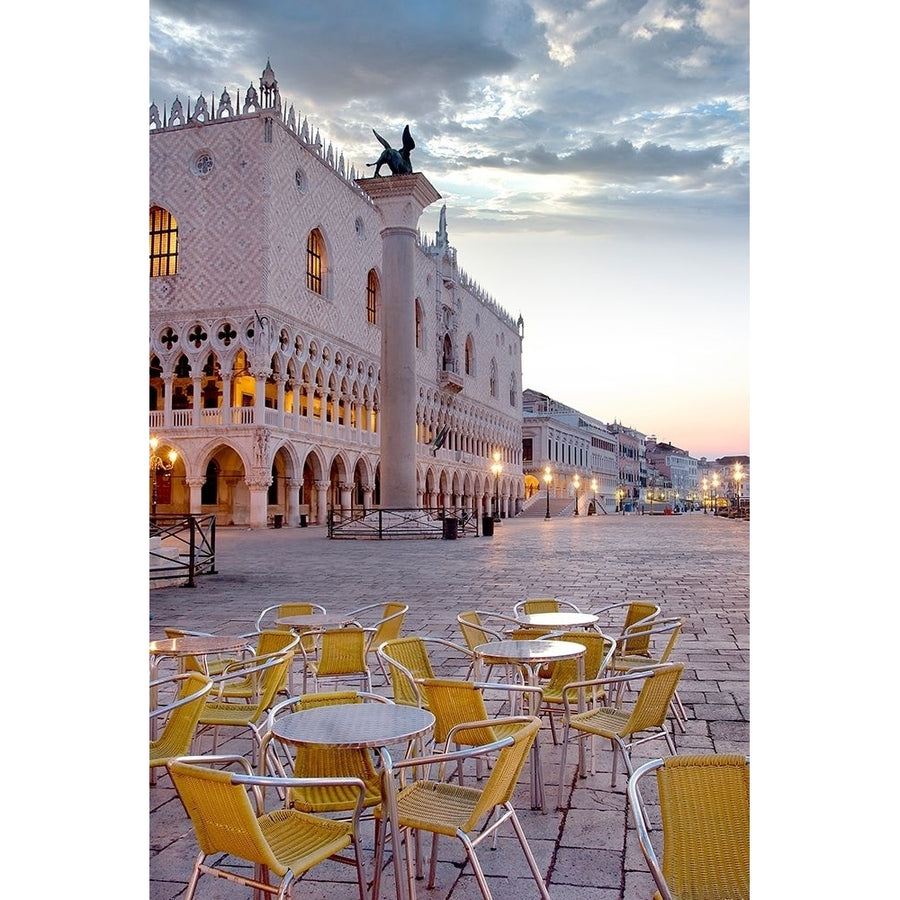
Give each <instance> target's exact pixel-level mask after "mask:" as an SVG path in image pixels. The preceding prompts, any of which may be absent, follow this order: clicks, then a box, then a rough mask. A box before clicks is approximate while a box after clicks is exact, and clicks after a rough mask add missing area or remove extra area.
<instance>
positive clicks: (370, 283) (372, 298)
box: [366, 269, 381, 325]
mask: <svg viewBox="0 0 900 900" xmlns="http://www.w3.org/2000/svg"><path fill="white" fill-rule="evenodd" d="M380 307H381V283H380V282H379V280H378V273H377V272H376V271H375V270H374V269H369V274H368V275H367V276H366V321H367V322H368V323H369V324H370V325H377V324H378V321H379V319H380V311H381V310H380Z"/></svg>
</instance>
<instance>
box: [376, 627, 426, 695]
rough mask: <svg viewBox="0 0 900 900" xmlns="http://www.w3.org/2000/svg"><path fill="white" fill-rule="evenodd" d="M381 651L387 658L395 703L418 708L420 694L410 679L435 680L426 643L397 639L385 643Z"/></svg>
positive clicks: (418, 639)
mask: <svg viewBox="0 0 900 900" xmlns="http://www.w3.org/2000/svg"><path fill="white" fill-rule="evenodd" d="M381 651H382V653H384V655H385V657H386V659H385V662H386V663H387V667H388V675H389V677H390V679H391V688H392V689H393V693H394V703H400V704H402V705H404V706H418V705H419V699H420V698H419V692H418V691H417V690H416V686H415V684H414V683H413V682H412V681H410V678H412V679H419V678H434V669H433V667H432V665H431V660H430V659H429V658H428V649H427V647H426V645H425V642H424V641H423V640H422V639H421V638H418V637H405V638H396V639H395V640H392V641H387V642H385V643H384V644H383V645H382V646H381ZM398 664H399V665H398Z"/></svg>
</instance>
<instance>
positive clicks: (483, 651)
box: [474, 613, 587, 809]
mask: <svg viewBox="0 0 900 900" xmlns="http://www.w3.org/2000/svg"><path fill="white" fill-rule="evenodd" d="M537 615H538V614H537V613H535V614H534V615H532V616H529V617H528V618H532V619H533V618H535V617H536V616H537ZM548 615H550V614H548ZM553 615H556V614H555V613H554V614H553ZM561 615H562V614H561ZM474 653H475V655H476V656H477V657H478V659H479V660H480V661H481V662H483V663H485V664H486V665H489V666H520V667H521V668H523V669H524V670H525V671H526V672H527V673H528V684H529V685H530V686H531V687H540V678H539V676H538V670H539V669H540V667H541V666H542V665H544V663H551V662H558V661H559V660H562V659H574V660H576V666H577V669H576V671H577V673H578V680H579V681H584V655H585V653H587V648H586V647H585V646H584V644H577V643H575V642H574V641H554V640H536V641H493V642H491V643H488V644H480V645H479V646H477V647H475V649H474ZM578 702H579V709H581V708H582V707H583V705H584V693H583V692H581V693H580V694H579V701H578ZM531 713H532V715H537V714H538V710H531ZM581 746H582V742H581V741H579V747H581ZM531 752H532V754H533V757H532V765H531V773H532V774H531V808H532V809H544V792H543V779H542V778H541V777H539V773H540V765H541V763H540V756H539V751H538V742H537V741H535V742H534V746H533V747H532V750H531ZM579 762H580V763H581V765H582V766H583V765H584V759H583V758H582V759H580V760H579ZM580 771H582V770H580Z"/></svg>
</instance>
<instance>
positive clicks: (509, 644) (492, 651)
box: [475, 641, 587, 665]
mask: <svg viewBox="0 0 900 900" xmlns="http://www.w3.org/2000/svg"><path fill="white" fill-rule="evenodd" d="M586 652H587V648H586V647H585V646H584V644H577V643H575V642H574V641H493V642H491V643H489V644H480V645H479V646H477V647H476V648H475V653H476V654H477V655H478V656H480V657H481V658H482V659H484V660H486V661H491V660H497V661H500V662H517V663H524V664H526V665H528V664H529V663H541V662H552V661H553V660H556V659H573V658H575V657H576V656H582V655H583V654H584V653H586Z"/></svg>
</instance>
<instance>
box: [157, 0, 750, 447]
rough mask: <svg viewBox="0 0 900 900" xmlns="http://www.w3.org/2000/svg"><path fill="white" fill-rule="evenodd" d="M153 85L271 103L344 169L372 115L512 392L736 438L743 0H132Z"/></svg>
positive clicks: (743, 320)
mask: <svg viewBox="0 0 900 900" xmlns="http://www.w3.org/2000/svg"><path fill="white" fill-rule="evenodd" d="M149 11H150V34H149V45H150V69H149V74H150V78H149V99H150V101H155V102H156V103H157V104H158V105H159V107H160V109H168V108H169V107H171V104H172V101H173V100H174V99H175V97H176V96H178V97H179V98H180V99H181V100H182V102H183V103H187V102H188V101H190V102H193V101H195V100H196V98H197V95H198V94H199V93H203V94H205V96H206V98H207V100H210V98H211V95H214V96H216V97H218V95H219V94H221V92H222V90H223V88H226V87H227V88H228V90H229V91H230V93H231V94H232V97H233V98H234V97H236V93H237V91H240V92H241V95H242V96H243V94H244V92H245V91H246V89H247V87H248V85H250V84H254V85H258V83H259V76H260V74H261V72H262V69H263V68H264V67H265V65H266V62H267V61H271V64H272V67H273V69H274V71H275V74H276V77H277V79H278V84H279V89H280V91H281V95H282V100H283V102H284V104H285V106H286V108H289V107H290V106H291V105H293V106H294V109H295V112H296V114H297V115H298V118H299V121H302V119H303V118H304V117H306V118H307V119H308V120H309V123H310V126H311V127H312V129H313V131H315V129H318V130H319V131H320V133H321V135H322V138H323V141H324V142H325V144H326V146H327V144H328V143H329V142H330V143H332V144H333V146H334V149H335V153H338V152H343V153H344V156H345V159H346V160H347V161H348V167H349V165H355V166H356V168H357V170H358V171H362V170H363V169H364V168H365V164H366V163H367V162H372V161H373V160H374V159H376V158H377V155H378V153H379V152H380V150H381V147H380V145H378V143H377V142H376V141H375V139H374V136H373V135H372V129H373V128H375V129H377V130H378V132H379V133H380V134H382V135H384V136H385V137H386V138H388V139H389V140H390V141H391V143H392V144H393V145H394V146H397V145H398V144H399V142H400V134H401V132H402V130H403V126H404V125H405V124H407V123H408V124H409V125H410V129H411V131H412V134H413V137H414V139H415V141H416V149H415V150H414V151H413V154H412V161H413V166H414V168H415V170H416V171H420V172H423V173H424V174H425V175H426V176H427V177H428V179H429V180H430V181H431V183H432V184H433V185H434V186H435V188H436V189H437V190H438V191H439V192H440V193H441V195H442V197H443V200H442V201H440V202H439V203H437V204H435V205H434V206H433V207H432V208H429V209H428V210H426V212H425V213H424V214H423V216H422V219H421V220H420V229H421V231H422V232H423V233H424V234H429V235H430V234H433V232H434V230H435V228H436V227H437V218H438V215H439V212H440V207H441V205H442V203H446V206H447V227H448V231H449V233H450V240H451V243H452V244H453V245H454V246H455V247H456V248H457V250H458V259H459V263H460V265H461V267H462V268H463V269H464V270H465V271H466V272H467V273H468V274H469V275H470V277H472V278H473V279H475V280H476V281H477V282H478V283H479V284H480V285H481V287H483V288H484V289H485V290H486V291H488V292H489V293H490V294H491V295H492V296H493V297H494V298H495V299H496V300H497V301H498V302H499V303H500V304H501V305H502V306H503V307H505V308H506V309H507V310H508V311H509V312H510V313H511V314H512V315H513V316H515V317H517V316H518V315H519V314H520V313H521V314H522V316H523V317H524V319H525V343H524V355H523V381H524V386H525V387H529V388H534V389H536V390H539V391H543V392H545V393H547V394H550V395H551V396H552V397H554V398H556V399H557V400H560V401H562V402H564V403H567V404H568V405H570V406H573V407H576V408H577V409H580V410H581V411H583V412H585V413H587V414H589V415H591V416H595V417H596V418H599V419H601V420H604V421H613V420H616V421H620V422H622V423H624V424H626V425H630V426H633V427H635V428H637V429H639V430H641V431H643V432H645V433H648V434H655V435H656V436H657V437H658V438H659V439H660V440H665V441H670V442H671V443H674V444H676V445H678V446H680V447H683V448H684V449H686V450H688V451H689V452H690V453H691V454H692V455H693V456H696V457H700V456H707V457H711V458H714V457H717V456H721V455H724V454H731V453H748V452H749V449H750V447H749V443H750V441H749V335H748V320H749V260H748V257H749V162H750V160H749V55H748V45H749V32H748V4H747V2H746V0H647V2H643V0H429V2H427V3H409V2H406V3H399V2H395V0H380V2H377V3H375V2H366V0H327V2H320V0H257V2H255V3H253V4H247V3H246V2H236V0H197V2H190V0H150V3H149Z"/></svg>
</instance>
